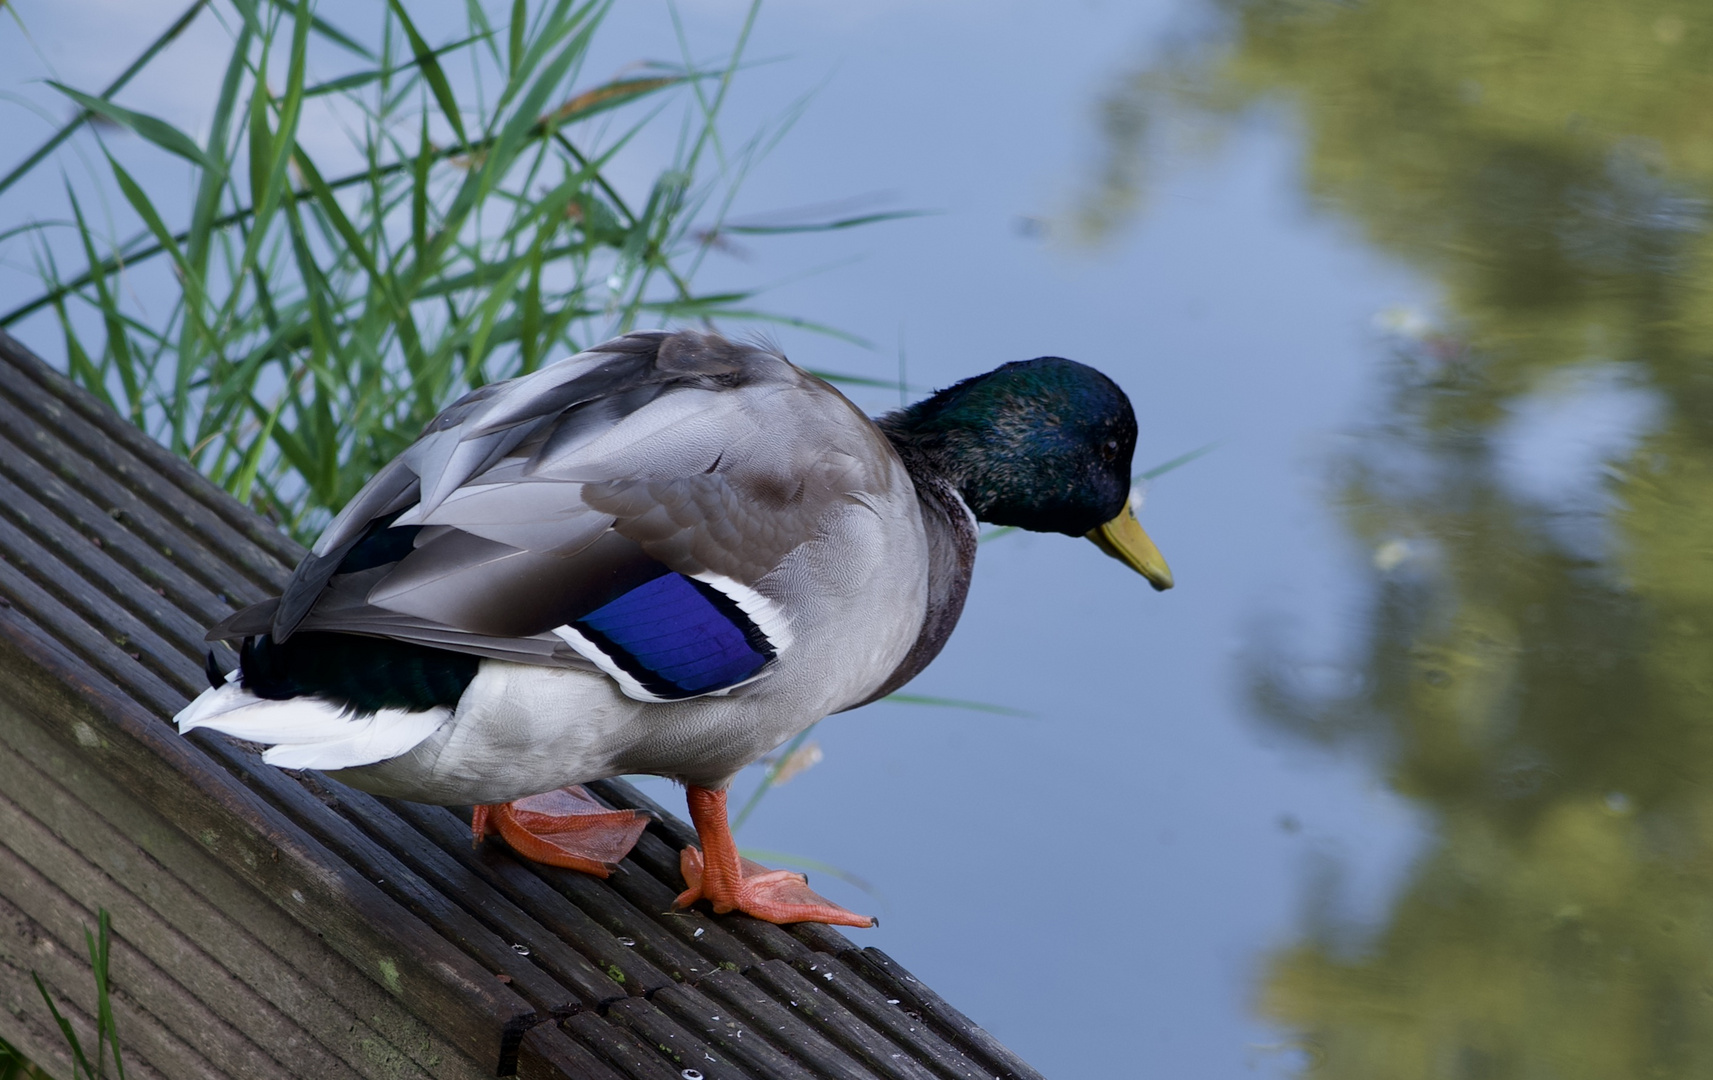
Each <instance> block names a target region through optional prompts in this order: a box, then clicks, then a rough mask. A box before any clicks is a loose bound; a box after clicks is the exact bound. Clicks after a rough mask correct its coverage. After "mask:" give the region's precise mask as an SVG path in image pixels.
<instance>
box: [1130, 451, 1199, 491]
mask: <svg viewBox="0 0 1713 1080" xmlns="http://www.w3.org/2000/svg"><path fill="white" fill-rule="evenodd" d="M1218 446H1219V443H1218V441H1215V442H1210V443H1208V444H1207V445H1206V446H1198V447H1196V448H1195V449H1194V450H1191V451H1190V452H1189V453H1187V454H1179V455H1178V456H1177V457H1175V458H1173V459H1172V460H1170V461H1168V462H1165V463H1164V464H1161V465H1156V466H1154V467H1153V468H1152V469H1149V470H1147V471H1146V472H1139V473H1137V474H1136V475H1135V476H1134V477H1132V478H1131V483H1140V482H1142V481H1144V480H1152V479H1154V478H1155V477H1157V476H1164V475H1166V474H1167V473H1169V472H1171V471H1172V470H1173V469H1181V468H1183V467H1184V466H1185V465H1188V464H1189V463H1190V462H1192V461H1194V460H1195V459H1196V458H1199V457H1201V456H1202V455H1203V454H1207V453H1211V452H1212V451H1213V450H1214V449H1215V448H1217V447H1218Z"/></svg>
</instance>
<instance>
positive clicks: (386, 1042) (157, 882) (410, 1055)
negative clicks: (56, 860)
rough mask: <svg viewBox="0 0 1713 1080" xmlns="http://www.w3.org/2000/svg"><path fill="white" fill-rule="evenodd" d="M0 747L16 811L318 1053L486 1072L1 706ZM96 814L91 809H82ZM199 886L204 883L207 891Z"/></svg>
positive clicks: (126, 924) (408, 1068)
mask: <svg viewBox="0 0 1713 1080" xmlns="http://www.w3.org/2000/svg"><path fill="white" fill-rule="evenodd" d="M0 741H3V742H4V743H5V746H6V748H7V749H8V750H10V751H11V752H10V753H0V791H4V792H6V793H7V794H8V795H10V796H11V797H12V798H13V799H15V800H16V801H18V802H19V803H21V804H22V805H24V806H27V807H28V810H29V812H30V813H31V814H32V815H33V816H34V817H35V818H36V820H38V821H39V822H41V824H42V825H43V826H44V827H45V828H47V829H49V830H50V831H52V832H53V834H54V835H55V836H56V837H58V838H60V839H61V840H63V841H64V842H65V843H66V844H67V845H69V846H71V847H73V848H75V849H76V850H77V851H78V852H79V853H80V854H82V855H83V856H84V857H85V858H88V859H89V860H90V861H91V862H92V863H93V864H94V865H95V866H97V867H99V868H100V869H101V870H103V871H104V872H105V873H106V874H107V875H108V876H109V877H110V878H112V879H113V880H115V881H117V882H119V883H120V884H122V885H123V886H124V888H125V890H126V891H127V892H128V893H129V894H130V896H132V897H134V898H135V899H136V901H137V902H138V903H140V904H145V905H147V907H148V909H149V911H150V912H152V913H153V915H154V916H155V917H157V918H159V919H160V920H161V921H162V922H164V923H166V924H167V925H169V926H170V927H171V928H172V929H173V930H175V931H176V932H178V933H180V934H182V935H184V936H186V937H188V938H190V939H193V940H194V941H196V942H197V945H198V947H199V948H201V949H202V950H204V951H205V952H206V953H207V954H208V959H209V962H210V963H211V964H214V965H218V966H219V968H221V969H223V970H224V971H226V972H229V973H231V975H232V976H233V977H235V978H236V979H238V980H240V981H241V983H242V984H243V986H245V987H247V988H249V989H250V990H252V991H254V992H255V993H256V994H257V995H259V996H260V997H262V998H263V999H265V1000H266V1001H267V1002H268V1003H269V1004H270V1005H272V1006H273V1007H274V1008H276V1009H278V1010H279V1011H280V1012H281V1013H283V1014H285V1015H287V1016H290V1017H292V1018H293V1019H294V1020H295V1021H296V1022H297V1023H299V1024H301V1025H302V1029H303V1030H304V1031H306V1032H307V1033H308V1034H309V1035H310V1036H312V1037H314V1038H315V1039H316V1040H317V1041H318V1042H320V1044H321V1045H322V1046H324V1047H326V1049H327V1051H328V1052H329V1053H331V1054H333V1055H335V1056H337V1057H338V1058H339V1059H340V1060H342V1061H344V1062H347V1063H349V1064H350V1065H351V1067H352V1068H353V1069H355V1070H357V1071H358V1072H359V1073H360V1074H362V1075H366V1076H367V1075H377V1074H378V1075H386V1076H388V1077H391V1078H396V1080H411V1078H426V1077H428V1076H430V1075H436V1076H445V1077H460V1078H465V1080H467V1078H471V1077H475V1076H482V1075H486V1073H487V1070H484V1069H482V1068H480V1067H479V1066H477V1065H476V1064H475V1063H474V1062H472V1061H470V1060H469V1059H468V1058H466V1057H465V1056H464V1055H462V1054H460V1053H458V1052H457V1051H456V1050H455V1049H454V1048H453V1047H451V1046H450V1045H449V1044H446V1043H444V1042H441V1041H440V1040H438V1039H434V1038H432V1037H431V1036H430V1034H429V1032H427V1031H426V1029H424V1028H423V1027H422V1025H421V1024H420V1023H419V1022H417V1021H415V1020H414V1018H412V1017H410V1015H409V1014H408V1013H406V1012H404V1011H403V1010H402V1009H400V1008H399V1007H398V1006H397V1004H396V1003H394V1002H392V1001H391V999H389V998H387V997H386V996H385V995H384V994H382V993H380V992H378V991H377V990H375V989H374V988H373V987H372V985H371V984H369V983H368V981H367V980H365V979H362V978H361V977H360V975H359V974H358V972H356V971H355V970H354V969H353V968H351V967H350V966H349V965H348V964H347V963H345V962H344V961H343V960H341V959H339V958H338V957H336V956H335V955H333V954H332V953H331V952H329V951H328V949H327V947H326V946H325V945H324V944H322V943H321V941H320V940H319V939H318V938H316V937H314V936H313V935H311V934H307V933H305V932H304V931H303V930H302V929H301V928H299V927H298V925H297V924H296V923H295V922H292V921H291V920H289V919H286V918H284V917H283V916H282V915H280V914H279V913H278V912H277V911H275V909H274V908H273V907H272V905H270V904H268V903H266V902H265V901H264V900H262V898H261V897H259V896H257V895H256V894H255V893H254V892H253V891H252V890H250V889H249V888H248V887H247V886H244V885H242V884H240V883H239V882H237V881H235V880H234V879H232V878H231V877H230V875H227V874H226V873H225V872H224V871H223V870H221V869H220V868H219V866H218V865H217V864H215V863H214V862H213V861H212V860H210V859H209V858H208V857H207V856H206V855H205V854H203V853H202V852H201V851H200V849H198V848H197V847H196V846H195V845H193V844H191V843H190V842H189V841H188V840H186V839H185V838H184V837H183V835H182V834H180V833H179V832H178V831H177V830H176V829H174V828H172V827H171V826H170V825H169V824H168V823H167V822H165V821H164V820H162V819H161V818H160V817H159V816H158V815H157V814H155V813H154V811H153V809H152V808H150V807H147V806H144V805H143V804H141V803H139V802H137V801H135V800H133V799H131V798H130V797H129V796H127V795H126V794H125V793H123V792H122V791H120V790H119V789H118V788H117V787H116V786H115V785H113V784H112V783H111V782H110V781H108V780H107V779H106V778H105V777H103V776H101V775H100V774H99V773H95V772H93V771H92V770H90V769H88V768H86V767H85V768H78V767H76V763H75V762H73V761H72V760H70V759H68V757H67V755H65V754H63V753H60V752H58V751H57V748H52V747H50V746H49V745H48V744H47V743H46V741H45V739H44V738H43V737H42V736H41V735H40V734H39V733H36V732H35V727H34V725H33V724H32V723H30V722H29V721H27V720H26V719H25V718H24V717H23V716H22V714H20V713H18V712H17V711H16V710H15V709H12V708H11V707H10V706H8V705H7V704H6V703H5V702H3V701H0ZM44 758H47V759H51V761H52V762H53V763H54V764H56V765H57V766H58V769H59V773H60V775H59V779H58V780H56V779H55V778H54V777H53V776H50V775H49V774H48V773H47V772H44V771H42V769H41V768H40V767H39V766H38V765H37V764H36V762H38V761H41V760H43V759H44ZM97 806H98V807H100V808H101V809H100V810H99V811H97V810H96V809H93V808H92V807H97ZM168 867H171V869H170V870H169V869H168ZM210 878H212V879H214V880H215V882H216V883H215V884H213V885H212V886H210V884H209V883H208V879H210ZM68 891H73V893H74V895H78V896H79V898H80V900H81V901H82V902H83V904H84V906H85V907H86V908H87V907H89V906H91V905H92V904H104V905H105V906H107V907H109V909H110V910H113V911H114V912H115V916H114V917H115V919H116V920H119V921H120V923H121V926H120V929H122V930H125V931H126V932H127V934H128V936H131V937H132V938H133V939H135V936H136V935H135V934H134V933H132V932H131V930H130V929H129V928H130V927H131V926H132V919H131V918H130V912H128V911H126V910H123V909H120V908H118V907H117V906H116V905H115V904H114V903H111V902H108V901H107V900H106V899H101V900H96V899H92V897H91V896H89V895H88V894H78V893H76V891H75V890H68ZM210 896H212V897H213V900H211V899H210ZM219 905H224V907H222V906H219ZM156 962H157V963H159V962H160V960H159V959H158V958H156ZM163 966H165V965H163ZM286 1049H288V1050H289V1049H290V1047H289V1045H288V1046H287V1047H286ZM276 1056H278V1055H277V1054H276ZM428 1069H432V1070H433V1071H432V1072H430V1071H427V1070H428Z"/></svg>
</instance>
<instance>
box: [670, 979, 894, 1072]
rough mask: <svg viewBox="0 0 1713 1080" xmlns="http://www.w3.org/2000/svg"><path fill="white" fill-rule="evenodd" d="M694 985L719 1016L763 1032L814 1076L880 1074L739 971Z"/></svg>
mask: <svg viewBox="0 0 1713 1080" xmlns="http://www.w3.org/2000/svg"><path fill="white" fill-rule="evenodd" d="M696 989H697V990H698V991H700V992H701V993H703V994H706V995H707V996H708V998H709V999H710V1000H711V1001H712V1003H713V1004H714V1006H715V1007H717V1008H718V1009H719V1010H720V1015H721V1016H724V1017H730V1018H731V1019H732V1020H736V1021H738V1022H739V1023H745V1024H748V1025H749V1029H750V1030H751V1031H755V1032H761V1033H764V1034H765V1035H766V1037H767V1040H768V1041H769V1042H771V1043H772V1044H773V1045H774V1046H777V1047H780V1048H781V1049H782V1050H784V1051H785V1052H786V1053H788V1054H789V1055H790V1056H791V1057H792V1058H793V1059H794V1060H796V1061H798V1062H800V1063H801V1064H803V1065H805V1066H807V1067H808V1068H809V1069H810V1070H811V1071H812V1072H813V1073H814V1074H815V1075H816V1076H819V1077H825V1078H828V1080H877V1077H878V1076H879V1074H878V1073H876V1072H874V1071H873V1070H871V1069H870V1068H868V1066H866V1065H864V1064H862V1063H860V1062H858V1061H857V1060H856V1059H855V1058H853V1057H851V1056H850V1055H849V1054H847V1053H845V1052H844V1051H843V1050H842V1049H840V1048H839V1047H837V1046H835V1045H834V1044H833V1043H832V1041H831V1040H829V1039H828V1038H827V1037H826V1036H825V1035H822V1034H821V1033H820V1032H819V1031H816V1030H815V1029H814V1028H813V1027H811V1026H810V1025H809V1024H807V1023H805V1022H804V1021H803V1019H802V1018H801V1017H799V1016H796V1015H793V1013H792V1011H791V1010H790V1009H788V1008H786V1007H785V1006H783V1005H781V1004H780V1003H779V1002H777V1001H774V1000H773V999H772V998H770V997H768V996H767V994H766V992H765V991H764V990H763V989H762V988H761V987H760V986H759V985H757V984H755V983H752V982H750V981H749V980H747V979H745V978H744V977H743V976H742V975H739V974H737V973H735V972H731V971H719V972H716V973H714V974H713V975H710V976H708V977H707V978H705V979H703V980H702V981H700V982H698V983H697V984H696Z"/></svg>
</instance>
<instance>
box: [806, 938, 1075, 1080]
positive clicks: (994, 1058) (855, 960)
mask: <svg viewBox="0 0 1713 1080" xmlns="http://www.w3.org/2000/svg"><path fill="white" fill-rule="evenodd" d="M839 959H840V960H841V961H843V962H844V963H845V964H846V965H848V966H849V967H850V968H851V969H853V970H855V971H856V972H858V973H859V974H860V975H861V976H862V977H863V978H864V979H866V980H867V981H868V982H870V983H871V984H873V985H874V986H875V987H876V988H877V989H879V990H881V991H882V992H884V993H885V994H886V995H887V996H888V997H889V998H897V999H898V1001H899V1003H900V1005H902V1006H903V1007H904V1008H905V1009H907V1010H910V1011H913V1012H917V1013H920V1014H921V1016H922V1019H923V1020H925V1021H927V1022H928V1023H929V1024H931V1025H933V1026H934V1027H935V1028H937V1029H939V1031H940V1033H941V1034H943V1035H945V1036H947V1037H948V1038H949V1040H950V1041H951V1042H952V1044H953V1045H955V1046H956V1047H957V1048H958V1049H959V1050H961V1051H963V1052H964V1053H965V1054H966V1055H968V1056H969V1057H971V1058H974V1059H975V1061H976V1062H977V1063H979V1064H981V1065H983V1066H986V1067H987V1068H988V1069H989V1070H991V1071H992V1074H993V1075H994V1076H995V1077H998V1078H1000V1080H1045V1078H1044V1077H1042V1076H1041V1074H1040V1073H1038V1072H1036V1071H1035V1070H1034V1069H1033V1068H1030V1066H1029V1065H1028V1064H1027V1063H1026V1062H1024V1061H1023V1060H1022V1059H1021V1058H1019V1057H1018V1056H1017V1055H1016V1054H1013V1053H1012V1052H1011V1051H1010V1050H1008V1049H1006V1047H1005V1045H1004V1044H1003V1043H1001V1042H1000V1041H999V1040H998V1039H995V1038H994V1037H993V1036H992V1035H989V1034H988V1033H987V1032H986V1031H984V1030H982V1028H980V1027H979V1026H977V1025H976V1024H975V1023H974V1022H973V1021H971V1020H970V1018H969V1017H967V1016H965V1015H964V1014H963V1013H961V1012H959V1011H958V1010H957V1009H954V1008H953V1007H952V1005H951V1003H950V1002H948V1001H947V1000H946V999H945V998H943V997H941V996H940V995H939V994H936V993H935V992H934V991H932V990H930V989H929V988H928V987H926V986H924V985H923V984H922V983H921V982H919V981H918V980H917V979H916V976H914V975H912V974H910V973H909V972H908V971H905V970H904V968H903V967H902V966H900V965H899V963H898V962H897V961H896V960H894V959H892V957H890V956H888V955H886V954H885V953H883V952H881V951H880V950H879V949H876V948H873V947H870V948H866V949H860V950H856V949H853V950H851V951H850V952H847V953H844V954H842V955H841V956H840V957H839Z"/></svg>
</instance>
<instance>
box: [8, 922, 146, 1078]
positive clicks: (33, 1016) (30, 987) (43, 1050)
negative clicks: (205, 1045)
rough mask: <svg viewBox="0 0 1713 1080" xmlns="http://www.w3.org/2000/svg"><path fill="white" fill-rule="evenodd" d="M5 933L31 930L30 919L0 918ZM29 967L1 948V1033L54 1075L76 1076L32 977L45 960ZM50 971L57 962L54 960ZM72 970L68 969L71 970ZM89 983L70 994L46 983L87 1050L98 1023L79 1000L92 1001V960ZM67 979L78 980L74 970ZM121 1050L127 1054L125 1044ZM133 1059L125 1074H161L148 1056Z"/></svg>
mask: <svg viewBox="0 0 1713 1080" xmlns="http://www.w3.org/2000/svg"><path fill="white" fill-rule="evenodd" d="M0 933H23V934H26V935H28V934H32V933H34V930H33V929H31V928H30V926H29V924H28V922H27V921H26V922H25V923H24V924H23V925H16V924H14V925H7V924H6V922H5V920H3V919H0ZM29 945H30V949H31V950H32V951H34V950H43V949H51V950H54V951H61V950H59V946H58V945H57V944H56V943H55V942H53V941H52V940H51V939H42V940H30V942H29ZM30 963H31V964H32V965H33V966H32V967H29V968H20V967H15V966H13V965H12V963H11V962H10V961H8V960H7V958H6V952H5V950H3V949H0V1036H3V1037H4V1038H5V1039H6V1041H7V1042H9V1043H11V1044H12V1045H13V1046H14V1047H16V1048H17V1049H18V1050H20V1051H22V1052H23V1054H24V1056H25V1057H26V1058H28V1059H29V1060H30V1061H32V1062H35V1063H36V1065H38V1066H40V1067H41V1068H42V1069H44V1070H46V1071H47V1073H48V1074H49V1075H50V1076H71V1075H72V1068H73V1066H72V1056H71V1048H70V1047H69V1046H68V1045H66V1041H65V1037H64V1036H63V1035H61V1034H60V1031H59V1028H58V1027H56V1026H55V1024H54V1021H53V1017H52V1015H51V1014H50V1013H49V1012H48V1007H47V1006H46V1005H45V1004H43V1003H42V995H41V993H40V992H39V991H38V990H37V989H36V984H35V980H34V978H32V976H33V975H37V974H41V973H42V969H43V967H44V964H45V963H46V962H45V961H43V960H42V959H40V958H32V959H31V960H30ZM47 966H48V968H49V974H51V973H52V971H53V968H54V967H56V966H57V965H52V964H49V965H47ZM69 971H71V969H69V967H68V972H69ZM83 974H84V981H83V982H82V983H79V984H77V985H76V986H75V987H74V989H73V992H72V993H71V994H69V995H67V994H64V993H61V992H60V989H59V987H58V985H57V984H56V983H54V982H52V981H50V980H48V979H47V978H46V977H44V978H43V981H44V982H46V983H47V984H48V992H49V993H50V994H52V995H53V998H54V1005H55V1007H56V1008H58V1009H59V1011H60V1015H61V1016H63V1017H65V1019H66V1020H67V1021H69V1022H70V1023H71V1026H72V1030H74V1031H75V1032H76V1033H77V1037H78V1039H79V1040H80V1042H81V1044H82V1045H83V1047H84V1049H85V1051H87V1050H88V1049H89V1048H91V1047H93V1046H94V1045H95V1043H94V1038H93V1036H94V1032H95V1021H94V1020H93V1019H92V1018H91V1017H89V1016H88V1015H87V1014H85V1013H84V1012H83V1010H82V1009H80V1008H79V1007H78V1004H77V1003H78V1002H80V1001H88V1002H90V1003H91V1004H93V1002H94V999H95V995H94V983H93V981H91V980H90V979H89V977H88V975H89V969H88V967H87V961H86V962H85V967H84V969H83ZM67 978H70V979H72V980H74V981H75V978H76V975H75V973H68V974H67ZM120 1052H121V1053H125V1052H126V1051H125V1048H124V1046H123V1045H121V1047H120ZM131 1060H132V1059H131V1058H127V1059H126V1066H125V1068H126V1075H127V1076H135V1077H143V1078H148V1077H159V1076H161V1073H160V1072H159V1071H158V1070H156V1069H155V1067H154V1066H153V1065H151V1064H150V1063H149V1062H148V1061H146V1060H140V1059H139V1060H137V1061H136V1064H135V1065H133V1064H131Z"/></svg>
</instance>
